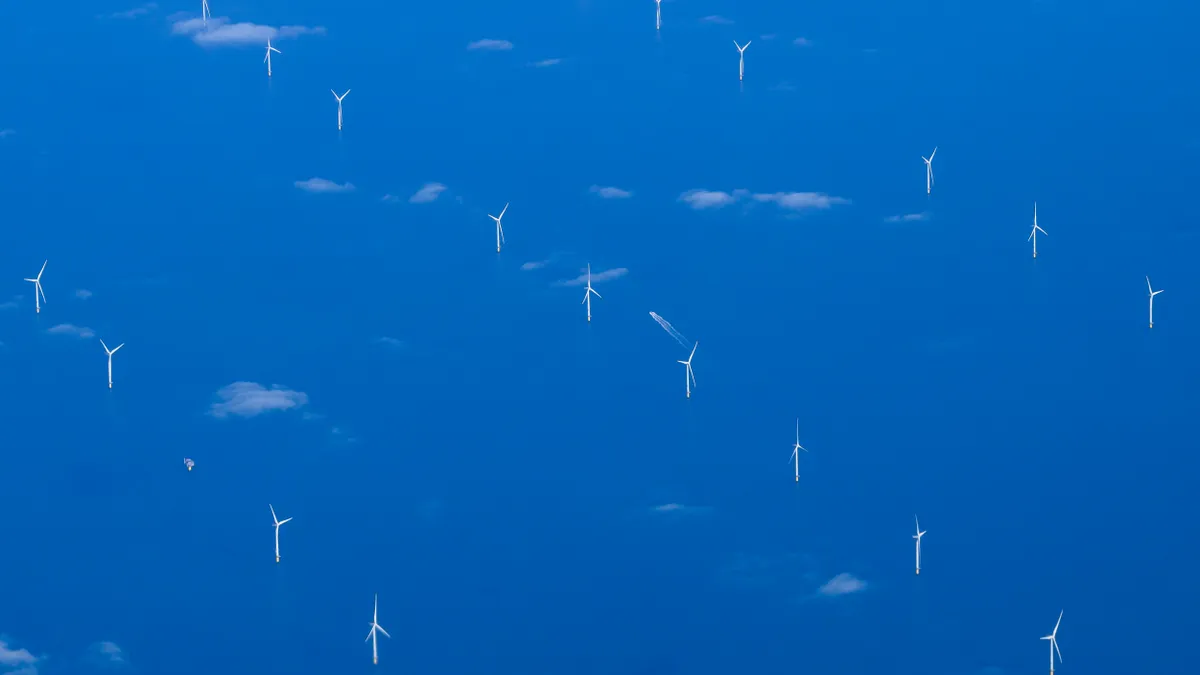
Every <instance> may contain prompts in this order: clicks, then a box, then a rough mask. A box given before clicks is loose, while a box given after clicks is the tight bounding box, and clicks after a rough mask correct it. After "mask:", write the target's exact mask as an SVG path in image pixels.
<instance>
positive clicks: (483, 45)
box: [467, 38, 513, 52]
mask: <svg viewBox="0 0 1200 675" xmlns="http://www.w3.org/2000/svg"><path fill="white" fill-rule="evenodd" d="M512 48H513V43H511V42H509V41H508V40H493V39H491V38H486V39H483V40H476V41H474V42H472V43H470V44H468V45H467V49H471V50H479V49H483V50H488V51H494V52H501V51H508V50H510V49H512Z"/></svg>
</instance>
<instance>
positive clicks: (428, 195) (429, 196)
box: [408, 183, 446, 204]
mask: <svg viewBox="0 0 1200 675" xmlns="http://www.w3.org/2000/svg"><path fill="white" fill-rule="evenodd" d="M445 191H446V186H445V185H442V184H441V183H426V184H425V185H422V186H421V189H420V190H417V193H416V194H414V195H413V196H411V197H409V198H408V202H409V203H410V204H428V203H429V202H431V201H433V200H435V199H437V198H438V195H440V194H442V193H443V192H445Z"/></svg>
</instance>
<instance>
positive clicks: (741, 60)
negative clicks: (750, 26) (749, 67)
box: [733, 40, 750, 82]
mask: <svg viewBox="0 0 1200 675" xmlns="http://www.w3.org/2000/svg"><path fill="white" fill-rule="evenodd" d="M733 46H734V47H737V50H738V81H739V82H741V81H742V80H743V79H745V77H746V47H749V46H750V43H749V42H747V43H746V44H745V45H739V44H738V43H737V40H734V41H733Z"/></svg>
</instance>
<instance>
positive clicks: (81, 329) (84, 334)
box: [46, 323, 96, 339]
mask: <svg viewBox="0 0 1200 675" xmlns="http://www.w3.org/2000/svg"><path fill="white" fill-rule="evenodd" d="M46 332H47V333H49V334H51V335H73V336H75V337H77V338H80V339H84V338H90V337H95V336H96V332H95V331H93V330H92V329H91V328H88V327H87V326H76V325H75V324H73V323H60V324H58V325H57V326H52V327H50V328H47V329H46Z"/></svg>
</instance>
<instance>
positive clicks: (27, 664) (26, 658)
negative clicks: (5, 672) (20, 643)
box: [0, 638, 41, 675]
mask: <svg viewBox="0 0 1200 675" xmlns="http://www.w3.org/2000/svg"><path fill="white" fill-rule="evenodd" d="M40 660H41V659H39V658H38V657H36V656H34V655H33V654H32V653H31V652H30V651H29V650H28V649H14V648H13V647H12V646H10V645H9V643H8V642H7V641H6V640H4V639H3V638H0V667H4V668H6V669H7V668H15V669H17V670H15V671H13V672H12V673H10V675H16V674H17V673H20V674H21V675H26V674H28V675H37V668H36V666H37V664H38V661H40Z"/></svg>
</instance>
